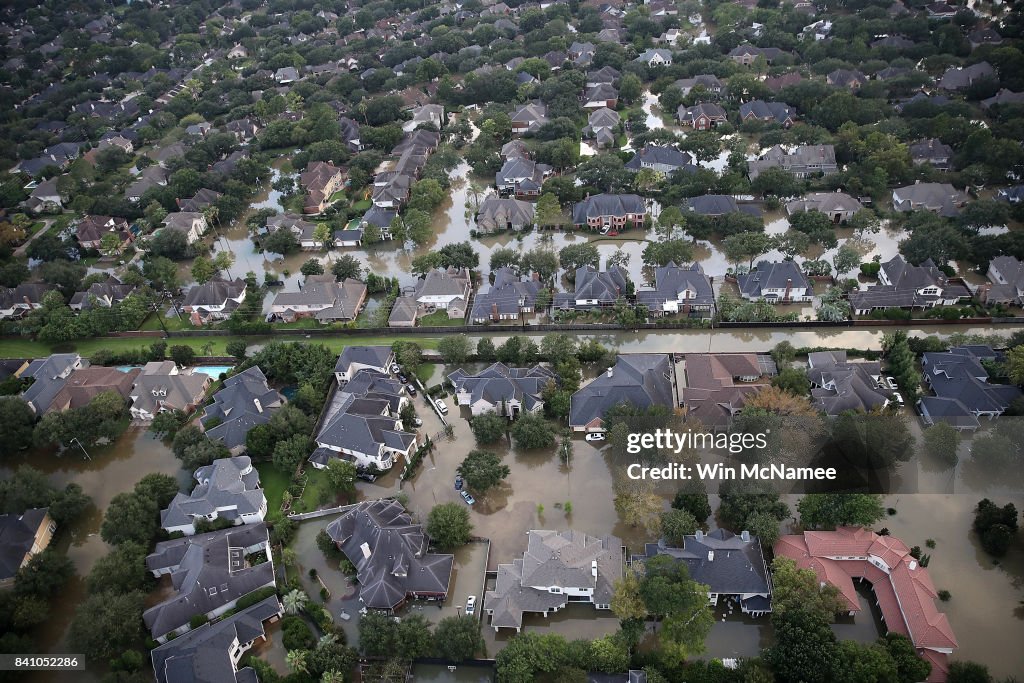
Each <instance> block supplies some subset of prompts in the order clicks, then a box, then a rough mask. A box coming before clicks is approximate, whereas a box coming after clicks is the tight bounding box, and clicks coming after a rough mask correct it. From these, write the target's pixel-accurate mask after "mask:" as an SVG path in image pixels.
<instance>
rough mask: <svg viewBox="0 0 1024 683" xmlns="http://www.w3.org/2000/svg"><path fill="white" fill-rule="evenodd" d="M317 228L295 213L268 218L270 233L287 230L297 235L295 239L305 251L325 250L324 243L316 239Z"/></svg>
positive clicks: (314, 224) (268, 230)
mask: <svg viewBox="0 0 1024 683" xmlns="http://www.w3.org/2000/svg"><path fill="white" fill-rule="evenodd" d="M316 228H317V224H316V223H313V222H312V221H307V220H305V219H303V218H302V217H301V216H296V215H295V214H293V213H280V214H277V215H275V216H270V217H269V218H267V232H268V233H272V232H277V231H278V230H287V231H288V232H290V233H292V234H293V235H295V239H296V240H298V242H299V246H300V247H302V248H303V249H310V250H320V249H323V248H324V244H323V242H321V241H320V240H318V239H316V237H314V233H315V232H316Z"/></svg>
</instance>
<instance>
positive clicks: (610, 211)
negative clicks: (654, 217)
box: [572, 193, 647, 225]
mask: <svg viewBox="0 0 1024 683" xmlns="http://www.w3.org/2000/svg"><path fill="white" fill-rule="evenodd" d="M646 212H647V208H646V206H645V205H644V200H643V198H641V197H640V196H639V195H635V194H604V193H602V194H595V195H591V196H590V197H587V198H586V199H584V200H583V201H582V202H577V203H576V207H575V208H574V209H573V212H572V220H573V223H575V224H576V225H583V224H585V223H586V222H587V219H588V218H599V217H602V216H625V215H626V214H637V215H639V214H644V213H646Z"/></svg>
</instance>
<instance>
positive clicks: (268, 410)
mask: <svg viewBox="0 0 1024 683" xmlns="http://www.w3.org/2000/svg"><path fill="white" fill-rule="evenodd" d="M281 400H282V399H281V395H280V394H279V393H277V391H275V390H274V389H271V388H270V387H269V386H268V385H267V378H266V377H265V376H264V375H263V372H262V371H261V370H260V369H259V368H258V367H251V368H249V369H247V370H245V371H244V372H241V373H239V374H237V375H234V376H232V377H229V378H227V379H226V380H224V385H223V388H222V389H221V390H220V391H218V392H217V393H216V394H214V395H213V403H212V404H210V405H208V406H206V410H205V412H204V414H203V417H202V420H201V421H202V423H203V425H204V426H205V425H206V424H207V423H208V422H210V421H211V420H214V419H217V420H220V421H221V423H220V424H219V425H216V426H214V427H212V428H209V429H208V430H207V432H206V435H207V436H208V437H210V438H211V439H216V440H220V441H223V442H224V445H225V446H227V447H228V448H236V447H238V446H244V445H245V436H246V434H248V433H249V430H250V429H251V428H252V427H255V426H256V425H258V424H263V423H265V422H268V421H270V416H271V415H273V414H274V412H275V411H276V410H277V409H278V408H279V407H280V406H281Z"/></svg>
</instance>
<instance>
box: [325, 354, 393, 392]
mask: <svg viewBox="0 0 1024 683" xmlns="http://www.w3.org/2000/svg"><path fill="white" fill-rule="evenodd" d="M394 363H395V352H394V351H392V350H391V347H390V346H346V347H345V349H344V350H343V351H342V352H341V355H340V356H338V362H337V363H335V364H334V378H335V379H336V380H337V381H338V384H339V385H342V384H345V383H346V382H348V381H349V380H350V379H352V377H353V376H355V374H356V373H357V372H359V371H360V370H364V369H368V370H374V371H376V372H379V373H382V374H385V375H386V374H387V373H388V372H389V371H390V369H391V366H392V365H393V364H394Z"/></svg>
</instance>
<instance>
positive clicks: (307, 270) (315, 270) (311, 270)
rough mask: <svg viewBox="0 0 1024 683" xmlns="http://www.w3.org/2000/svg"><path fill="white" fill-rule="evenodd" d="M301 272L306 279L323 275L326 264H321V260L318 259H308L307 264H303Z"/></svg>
mask: <svg viewBox="0 0 1024 683" xmlns="http://www.w3.org/2000/svg"><path fill="white" fill-rule="evenodd" d="M299 272H300V273H302V275H303V276H304V277H309V276H310V275H323V274H324V264H322V263H320V259H317V258H311V259H307V260H306V262H305V263H303V264H302V267H301V268H299Z"/></svg>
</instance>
